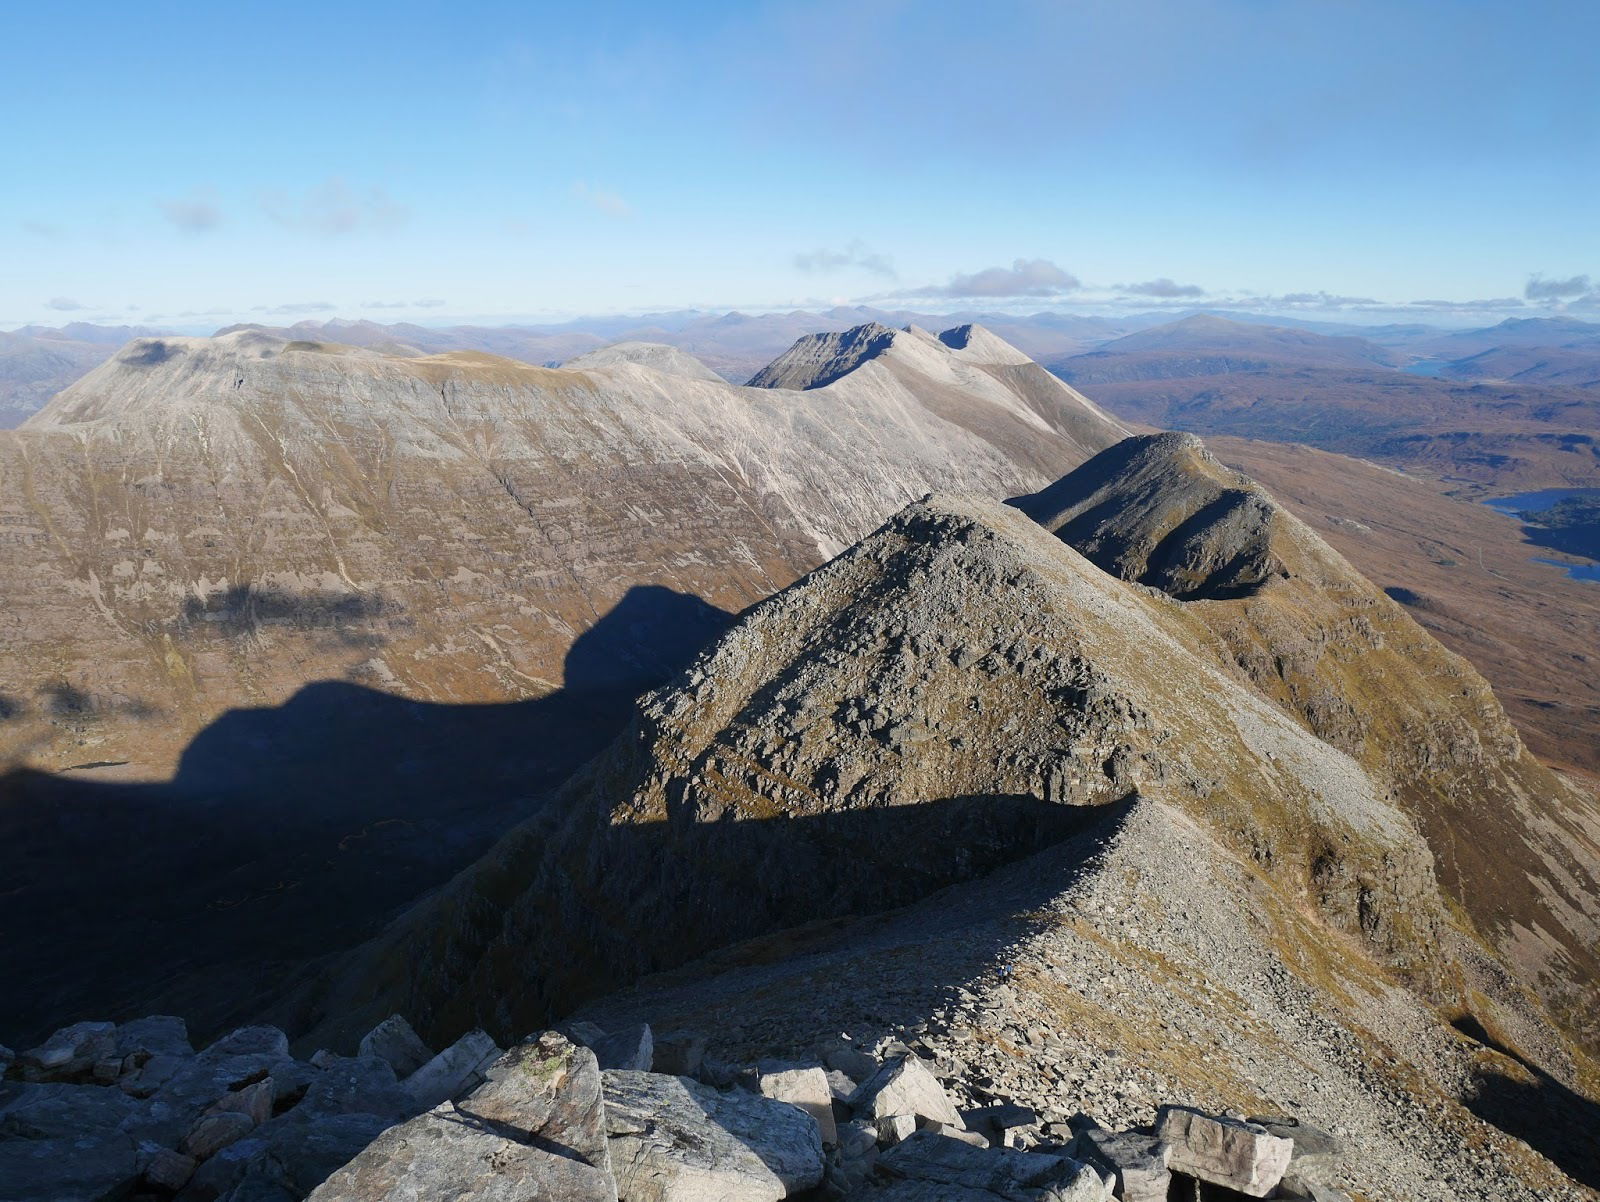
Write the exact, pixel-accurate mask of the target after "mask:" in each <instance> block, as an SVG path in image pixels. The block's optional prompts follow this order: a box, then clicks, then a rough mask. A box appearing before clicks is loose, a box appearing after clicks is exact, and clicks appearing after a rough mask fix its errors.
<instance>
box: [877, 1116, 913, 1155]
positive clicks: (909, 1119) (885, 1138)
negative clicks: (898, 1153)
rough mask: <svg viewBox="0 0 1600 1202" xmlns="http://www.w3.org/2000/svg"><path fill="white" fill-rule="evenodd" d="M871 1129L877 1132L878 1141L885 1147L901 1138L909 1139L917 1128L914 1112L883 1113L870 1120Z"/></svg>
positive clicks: (894, 1143) (891, 1145) (889, 1146)
mask: <svg viewBox="0 0 1600 1202" xmlns="http://www.w3.org/2000/svg"><path fill="white" fill-rule="evenodd" d="M872 1129H873V1130H874V1131H876V1132H877V1133H878V1143H879V1144H881V1145H882V1146H883V1147H885V1148H892V1147H894V1146H895V1145H897V1144H899V1143H900V1142H901V1141H903V1140H907V1139H910V1138H911V1136H912V1134H913V1133H914V1132H915V1131H916V1129H917V1116H916V1115H914V1114H885V1115H881V1116H879V1117H878V1118H875V1119H873V1120H872Z"/></svg>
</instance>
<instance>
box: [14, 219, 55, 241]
mask: <svg viewBox="0 0 1600 1202" xmlns="http://www.w3.org/2000/svg"><path fill="white" fill-rule="evenodd" d="M22 232H23V233H25V234H32V235H33V236H34V237H35V238H59V237H61V232H62V231H61V227H60V226H59V225H51V224H50V223H49V222H48V221H33V220H28V221H24V222H23V223H22Z"/></svg>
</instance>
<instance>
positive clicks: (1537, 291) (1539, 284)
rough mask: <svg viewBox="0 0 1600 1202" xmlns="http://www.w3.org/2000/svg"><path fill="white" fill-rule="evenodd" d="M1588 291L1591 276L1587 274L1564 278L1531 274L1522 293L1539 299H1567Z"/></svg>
mask: <svg viewBox="0 0 1600 1202" xmlns="http://www.w3.org/2000/svg"><path fill="white" fill-rule="evenodd" d="M1588 291H1589V277H1588V276H1586V275H1574V276H1568V277H1567V278H1566V279H1564V280H1547V279H1545V278H1544V277H1543V276H1541V275H1531V276H1529V277H1528V283H1527V286H1526V287H1524V288H1523V290H1522V295H1523V296H1525V297H1527V298H1528V299H1529V300H1537V301H1546V300H1565V299H1566V298H1567V297H1571V296H1582V295H1583V294H1584V293H1586V292H1588Z"/></svg>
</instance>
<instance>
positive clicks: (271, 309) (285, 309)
mask: <svg viewBox="0 0 1600 1202" xmlns="http://www.w3.org/2000/svg"><path fill="white" fill-rule="evenodd" d="M338 307H339V306H338V305H335V304H333V303H332V302H331V301H291V302H289V303H288V304H286V305H257V306H256V307H255V308H254V309H252V310H251V312H252V313H267V314H271V315H272V316H275V317H294V316H298V315H300V314H305V313H332V312H333V311H334V310H335V309H337V308H338Z"/></svg>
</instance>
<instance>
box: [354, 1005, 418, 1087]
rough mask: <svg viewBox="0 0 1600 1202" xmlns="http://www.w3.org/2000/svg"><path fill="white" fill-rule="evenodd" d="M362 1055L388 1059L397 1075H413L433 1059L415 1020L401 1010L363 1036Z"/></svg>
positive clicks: (360, 1049)
mask: <svg viewBox="0 0 1600 1202" xmlns="http://www.w3.org/2000/svg"><path fill="white" fill-rule="evenodd" d="M359 1051H360V1054H361V1055H362V1056H376V1057H377V1058H378V1059H380V1060H387V1061H388V1062H389V1064H390V1066H391V1067H392V1068H393V1069H394V1075H395V1076H396V1077H402V1078H403V1077H409V1076H410V1075H411V1074H412V1073H414V1072H416V1071H417V1070H418V1069H419V1068H421V1067H422V1066H423V1065H424V1064H426V1063H428V1061H430V1060H432V1059H433V1052H432V1051H431V1050H430V1049H429V1048H428V1045H427V1044H425V1043H423V1042H422V1039H421V1038H420V1037H419V1036H418V1035H417V1033H416V1032H415V1031H413V1030H412V1029H411V1024H410V1023H408V1022H406V1020H405V1019H404V1018H402V1017H401V1016H400V1015H398V1014H391V1015H390V1016H389V1017H388V1018H386V1019H384V1020H383V1021H382V1022H381V1023H379V1024H378V1025H377V1026H376V1027H373V1028H372V1030H370V1031H368V1032H367V1033H366V1034H365V1035H363V1036H362V1037H361V1046H360V1048H359Z"/></svg>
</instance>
